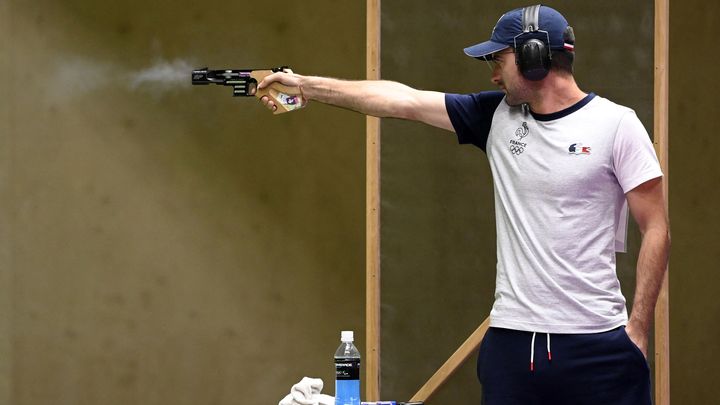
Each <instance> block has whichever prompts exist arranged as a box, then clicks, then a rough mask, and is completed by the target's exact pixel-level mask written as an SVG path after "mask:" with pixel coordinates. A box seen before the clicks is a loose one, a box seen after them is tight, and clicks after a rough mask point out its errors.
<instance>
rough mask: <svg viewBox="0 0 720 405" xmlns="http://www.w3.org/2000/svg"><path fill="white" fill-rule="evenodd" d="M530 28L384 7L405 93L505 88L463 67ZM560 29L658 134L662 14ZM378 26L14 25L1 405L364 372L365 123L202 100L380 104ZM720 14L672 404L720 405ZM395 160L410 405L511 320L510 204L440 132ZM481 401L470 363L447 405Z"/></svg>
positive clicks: (2, 27) (395, 391) (66, 5)
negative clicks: (338, 85)
mask: <svg viewBox="0 0 720 405" xmlns="http://www.w3.org/2000/svg"><path fill="white" fill-rule="evenodd" d="M520 5H522V4H517V3H514V2H509V1H500V2H495V3H493V4H485V3H480V2H474V1H466V0H452V1H449V2H444V3H442V5H441V4H440V3H437V2H430V1H407V0H406V1H401V0H391V1H385V2H384V3H383V7H384V11H383V54H382V58H383V65H384V67H383V76H384V77H385V78H388V79H393V80H400V81H403V82H405V83H408V84H410V85H413V86H417V87H422V88H428V89H437V90H444V91H453V92H465V91H475V90H478V89H489V88H492V86H491V85H490V84H489V82H488V77H489V71H487V70H486V68H485V67H484V66H482V64H480V63H479V62H477V61H474V60H471V59H469V58H466V57H465V56H464V55H462V53H461V49H462V47H464V46H466V45H468V44H471V43H473V42H475V41H477V40H479V39H482V38H484V37H485V36H487V35H488V34H489V32H490V29H491V27H492V25H493V24H494V22H495V21H496V20H497V18H498V17H499V15H500V14H501V13H502V11H504V10H506V9H509V8H512V7H516V6H520ZM551 5H553V6H556V7H557V8H559V9H561V10H562V11H563V12H564V13H565V14H566V16H567V17H568V18H569V19H570V21H571V24H573V25H574V26H575V28H576V33H577V36H578V65H577V77H578V80H579V82H580V84H581V86H582V87H583V88H584V89H585V90H589V91H595V92H597V93H598V94H600V95H603V96H606V97H609V98H611V99H613V100H615V101H617V102H619V103H622V104H626V105H629V106H631V107H633V108H635V109H636V110H637V112H638V114H639V116H640V118H641V120H642V121H643V122H644V123H645V124H646V126H648V128H651V127H652V78H651V76H652V65H651V63H652V62H651V61H652V59H651V58H652V47H651V44H652V2H650V1H642V2H635V3H632V4H628V3H626V2H621V1H607V2H601V3H598V2H595V3H582V4H580V3H578V2H571V1H569V0H568V1H556V2H553V3H551ZM364 7H365V5H364V2H362V1H347V0H343V1H335V2H325V1H312V2H289V3H282V4H280V3H267V2H259V1H246V2H230V3H222V4H220V3H213V4H208V3H202V2H190V1H185V0H180V1H175V2H170V1H159V0H157V1H150V2H141V1H138V0H128V1H123V2H118V3H95V2H90V1H87V0H63V1H49V0H37V1H33V2H23V1H19V0H7V1H3V2H0V71H1V72H3V74H2V75H0V91H2V94H3V97H0V404H13V405H36V404H73V405H75V404H80V405H82V404H88V405H90V404H92V405H95V404H131V403H138V404H158V405H159V404H197V403H202V404H231V403H275V401H277V400H279V399H280V398H281V397H282V396H283V395H284V394H285V393H287V390H288V389H289V387H290V386H291V385H292V384H293V383H295V382H297V381H298V380H299V379H300V378H301V377H302V376H304V375H311V376H316V377H321V378H323V379H324V380H325V381H326V389H325V391H326V392H328V393H330V394H332V392H333V387H332V385H333V384H332V378H333V375H332V366H331V358H330V357H331V355H332V352H333V351H334V349H335V347H336V345H337V340H338V336H337V335H338V334H339V331H340V330H341V329H355V330H356V334H357V335H358V336H359V337H360V339H359V340H360V341H359V346H360V347H361V348H362V347H364V342H363V335H364V326H363V322H364V317H363V315H364V308H363V307H364V299H363V291H362V288H363V287H362V286H363V283H364V274H363V272H364V119H363V118H362V117H361V116H359V115H355V114H352V113H349V112H346V111H343V110H339V109H333V108H330V107H326V106H322V105H319V104H315V105H312V106H311V107H310V108H308V109H307V110H305V111H302V112H300V113H294V114H288V115H285V116H279V117H272V116H271V115H270V114H269V113H268V112H267V111H265V110H263V109H262V108H261V107H260V106H259V105H258V104H257V103H256V102H255V101H254V100H252V99H233V98H232V97H231V96H230V91H229V89H228V88H221V87H217V86H212V87H191V86H189V83H188V81H187V80H186V79H187V76H186V75H187V73H188V72H189V69H191V68H193V67H201V66H210V67H217V68H220V67H270V66H275V65H281V64H288V65H291V66H292V67H293V68H295V69H296V70H297V71H299V72H302V73H311V74H319V75H330V76H337V77H346V78H361V77H362V76H363V75H364V47H365V40H364V27H365V13H364ZM718 7H720V6H719V5H717V4H715V3H707V2H705V3H700V2H699V1H697V0H690V2H689V3H687V2H686V3H683V7H682V8H680V7H678V6H675V5H674V6H673V9H672V10H671V26H670V27H669V28H670V32H671V54H672V59H671V89H670V92H671V101H670V105H671V115H670V123H671V145H670V147H671V155H670V179H671V183H670V187H671V195H670V209H671V219H672V228H673V253H672V254H673V256H672V259H671V275H670V280H671V290H670V293H671V301H672V302H671V308H672V309H671V320H672V327H671V338H672V342H671V343H672V356H671V361H672V373H671V375H672V398H673V401H674V402H675V403H692V404H703V403H712V402H713V400H714V398H716V397H717V394H718V390H717V388H716V384H714V382H715V381H716V380H717V379H718V378H719V377H720V375H719V373H718V371H717V370H716V368H715V364H717V362H718V360H719V357H720V353H718V350H719V348H720V345H717V344H716V343H715V339H714V336H716V335H717V332H718V331H717V330H716V329H717V326H716V323H717V322H716V320H717V319H718V317H720V304H718V301H717V300H715V299H714V295H715V294H716V291H717V287H716V284H717V281H718V275H717V268H718V266H717V263H718V262H720V260H719V259H720V257H718V256H719V255H720V253H719V252H720V250H718V249H717V246H718V240H719V238H718V234H717V231H716V229H718V228H719V227H720V216H719V214H718V211H717V209H716V206H717V203H716V201H718V196H717V193H718V189H719V188H718V187H717V186H718V185H719V184H718V183H719V182H720V181H719V178H720V176H718V170H717V169H716V167H715V166H716V165H714V160H715V156H714V153H715V151H716V150H717V149H718V142H717V141H716V137H715V134H716V133H717V132H718V131H717V130H718V128H717V126H718V122H717V120H716V119H715V117H714V116H715V111H716V110H717V102H716V94H717V93H718V90H719V89H718V87H719V84H720V81H718V79H717V77H716V73H715V70H716V69H715V68H714V67H713V66H714V65H713V58H714V54H713V53H712V52H711V50H712V49H713V46H714V43H713V40H714V36H713V18H712V16H714V15H716V14H717V13H716V11H719V10H718ZM163 69H164V70H163ZM155 72H167V73H168V74H170V76H168V75H163V76H157V77H155V76H153V73H155ZM176 72H180V73H179V76H178V79H177V80H176V81H172V80H171V81H164V80H151V79H152V78H153V77H155V78H156V79H158V78H168V77H174V76H173V74H174V73H176ZM383 142H384V143H383V184H382V187H383V193H384V194H383V195H384V197H383V230H382V237H383V245H382V248H383V258H382V260H383V277H384V279H383V331H384V334H383V393H384V395H383V396H384V397H386V398H395V399H407V398H408V397H409V396H410V395H412V393H413V392H414V391H415V390H416V389H417V388H418V387H419V386H420V385H421V384H422V383H423V382H424V381H425V380H426V379H427V378H428V377H429V375H430V374H431V373H432V372H433V371H434V370H435V369H436V368H437V367H438V366H439V365H440V364H441V363H442V361H444V360H445V359H446V358H447V356H449V354H450V352H451V351H452V350H454V348H455V347H456V346H457V345H458V344H459V342H460V341H461V340H462V339H464V338H465V337H466V336H467V335H468V334H469V333H470V332H471V331H472V330H473V329H474V328H475V326H476V325H477V323H478V322H479V321H480V320H482V319H483V318H484V317H485V316H486V315H487V312H488V311H489V306H490V303H491V299H492V291H493V281H492V267H493V264H494V223H493V216H492V199H491V198H490V195H491V194H490V184H491V183H490V181H491V180H490V176H489V173H488V170H487V164H486V163H485V162H484V157H483V156H482V154H481V152H480V151H478V150H473V148H471V147H458V146H457V145H456V143H455V140H454V138H453V136H452V135H447V134H445V133H442V131H437V130H434V129H431V128H427V127H424V126H422V125H419V124H414V123H406V122H401V121H392V120H385V121H384V122H383ZM630 241H631V246H634V247H635V248H636V247H637V246H638V242H639V237H638V235H637V231H636V230H634V229H633V231H632V232H631V238H630ZM635 254H636V253H632V252H631V253H629V254H627V255H622V256H621V257H620V259H619V260H620V277H621V279H622V281H623V283H624V289H625V290H626V292H628V293H630V292H631V291H632V285H633V278H634V274H633V268H632V267H633V265H634V260H635ZM478 397H479V385H478V384H477V382H476V380H475V376H474V359H472V360H471V362H470V363H469V364H468V365H467V366H465V367H464V368H463V369H462V370H461V371H460V373H459V374H458V375H457V376H456V377H455V378H454V379H453V380H452V381H451V382H450V383H449V385H448V386H446V387H445V388H444V390H443V391H441V393H440V394H438V397H437V398H436V399H435V401H434V402H433V403H459V402H463V403H467V402H471V403H472V402H477V398H478Z"/></svg>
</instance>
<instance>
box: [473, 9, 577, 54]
mask: <svg viewBox="0 0 720 405" xmlns="http://www.w3.org/2000/svg"><path fill="white" fill-rule="evenodd" d="M522 16H523V9H522V8H516V9H515V10H512V11H508V12H507V13H505V14H503V16H502V17H500V19H499V20H498V22H497V24H495V28H493V31H492V35H491V37H490V40H489V41H485V42H482V43H479V44H477V45H473V46H470V47H467V48H465V54H466V55H468V56H472V57H473V58H478V59H485V58H486V57H487V56H489V55H491V54H493V53H495V52H498V51H502V50H503V49H507V48H509V47H511V46H513V45H514V44H515V37H517V36H518V35H520V34H522V33H523V23H522ZM538 25H539V27H538V30H539V31H547V33H548V36H549V38H550V44H549V45H550V49H566V50H573V47H574V45H573V44H572V43H566V42H565V30H566V29H567V27H568V25H569V24H568V22H567V20H566V19H565V17H563V16H562V14H560V13H559V12H558V11H557V10H555V9H553V8H551V7H548V6H540V15H539V18H538Z"/></svg>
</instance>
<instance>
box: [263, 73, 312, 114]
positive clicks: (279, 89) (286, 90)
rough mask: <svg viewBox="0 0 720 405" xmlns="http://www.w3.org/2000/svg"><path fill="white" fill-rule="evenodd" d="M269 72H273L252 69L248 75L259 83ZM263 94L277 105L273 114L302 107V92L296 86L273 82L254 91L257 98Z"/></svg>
mask: <svg viewBox="0 0 720 405" xmlns="http://www.w3.org/2000/svg"><path fill="white" fill-rule="evenodd" d="M271 73H273V72H272V71H271V70H254V71H253V72H252V73H251V74H250V76H251V77H253V78H254V79H255V80H257V81H258V83H260V82H261V81H262V80H263V79H264V78H265V76H268V75H269V74H271ZM263 96H268V98H269V99H270V100H272V101H273V102H274V103H275V105H276V106H277V108H276V109H275V111H274V112H273V114H282V113H285V112H289V111H293V110H297V109H300V108H302V107H304V104H303V98H302V93H301V92H300V88H298V87H289V86H285V85H283V84H281V83H278V82H275V83H272V84H271V85H270V86H268V87H266V88H264V89H261V90H258V91H257V92H256V93H255V97H257V98H262V97H263Z"/></svg>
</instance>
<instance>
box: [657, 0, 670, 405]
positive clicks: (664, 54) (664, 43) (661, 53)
mask: <svg viewBox="0 0 720 405" xmlns="http://www.w3.org/2000/svg"><path fill="white" fill-rule="evenodd" d="M669 9H670V0H655V86H654V87H655V91H654V92H655V97H654V99H655V103H654V104H655V106H654V110H653V116H654V125H653V140H654V143H655V151H656V153H657V155H658V159H659V160H660V167H661V168H662V172H663V174H664V176H663V192H664V194H665V208H666V211H667V212H668V213H669V212H670V211H669V206H668V192H669V187H668V181H669V180H668V178H669V166H668V157H669V152H668V145H669V134H668V112H669V108H668V82H669V80H668V59H669V55H670V54H669V44H670V34H669V32H670V24H669V22H670V21H669V20H670V11H669ZM668 284H669V278H668V273H667V272H666V273H665V277H664V280H663V286H662V289H661V290H660V295H659V296H658V302H657V305H656V306H655V403H656V404H657V405H669V404H670V297H669V295H668V288H669V285H668Z"/></svg>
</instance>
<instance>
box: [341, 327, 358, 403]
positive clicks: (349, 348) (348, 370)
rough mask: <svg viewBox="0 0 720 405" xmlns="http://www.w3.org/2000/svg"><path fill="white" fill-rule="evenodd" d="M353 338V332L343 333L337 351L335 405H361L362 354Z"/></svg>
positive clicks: (345, 331) (346, 331)
mask: <svg viewBox="0 0 720 405" xmlns="http://www.w3.org/2000/svg"><path fill="white" fill-rule="evenodd" d="M353 338H354V336H353V331H351V330H344V331H342V333H341V334H340V347H338V349H337V351H335V405H360V352H359V351H358V349H357V347H355V345H354V344H353V340H354V339H353Z"/></svg>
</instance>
